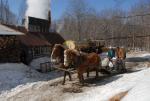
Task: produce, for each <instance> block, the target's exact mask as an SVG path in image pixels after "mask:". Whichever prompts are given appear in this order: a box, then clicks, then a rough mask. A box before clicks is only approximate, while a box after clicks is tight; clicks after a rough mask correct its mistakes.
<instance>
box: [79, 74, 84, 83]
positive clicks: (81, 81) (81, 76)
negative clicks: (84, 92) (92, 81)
mask: <svg viewBox="0 0 150 101" xmlns="http://www.w3.org/2000/svg"><path fill="white" fill-rule="evenodd" d="M78 78H79V82H80V83H82V84H83V81H84V78H83V73H81V71H78Z"/></svg>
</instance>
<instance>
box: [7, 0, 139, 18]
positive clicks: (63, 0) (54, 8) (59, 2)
mask: <svg viewBox="0 0 150 101" xmlns="http://www.w3.org/2000/svg"><path fill="white" fill-rule="evenodd" d="M15 1H16V2H15ZM37 1H38V0H37ZM69 1H70V0H51V15H52V19H53V20H54V19H59V18H60V17H61V15H62V14H63V12H64V11H65V10H66V8H67V6H68V5H69V4H68V3H69ZM85 1H86V2H87V3H88V4H89V5H90V6H91V7H93V8H95V9H96V10H97V11H101V10H103V9H109V8H116V7H120V8H122V9H124V10H129V9H130V8H131V6H132V5H134V4H135V3H136V2H137V1H138V0H85ZM115 1H119V2H120V3H119V4H121V5H119V4H118V3H117V2H115ZM21 2H24V0H9V3H10V6H11V10H12V11H13V12H14V13H15V14H17V13H18V12H17V11H18V9H19V8H20V4H21Z"/></svg>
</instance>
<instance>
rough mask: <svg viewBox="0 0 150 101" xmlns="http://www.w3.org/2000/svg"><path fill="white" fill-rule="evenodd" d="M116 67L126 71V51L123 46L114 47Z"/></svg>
mask: <svg viewBox="0 0 150 101" xmlns="http://www.w3.org/2000/svg"><path fill="white" fill-rule="evenodd" d="M116 57H117V59H116V69H117V70H119V71H120V72H126V68H125V59H126V51H125V49H124V48H120V47H117V48H116Z"/></svg>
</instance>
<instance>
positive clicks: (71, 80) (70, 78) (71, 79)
mask: <svg viewBox="0 0 150 101" xmlns="http://www.w3.org/2000/svg"><path fill="white" fill-rule="evenodd" d="M67 74H68V76H69V80H70V81H72V78H71V74H70V73H69V72H67Z"/></svg>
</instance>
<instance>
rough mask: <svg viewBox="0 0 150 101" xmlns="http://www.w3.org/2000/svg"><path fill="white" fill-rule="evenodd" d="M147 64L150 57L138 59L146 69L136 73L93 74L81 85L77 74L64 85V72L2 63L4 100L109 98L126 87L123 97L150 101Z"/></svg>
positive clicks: (85, 100) (1, 98) (1, 100)
mask: <svg viewBox="0 0 150 101" xmlns="http://www.w3.org/2000/svg"><path fill="white" fill-rule="evenodd" d="M133 54H134V55H133ZM149 55H150V54H149V53H147V52H140V53H138V52H137V53H130V54H128V55H127V57H128V58H136V57H142V58H149ZM35 63H38V62H35ZM136 63H137V62H136ZM145 64H146V65H145ZM147 64H149V61H146V62H145V61H144V62H138V63H137V65H134V66H133V67H132V68H142V70H140V71H136V72H132V73H126V74H120V75H116V76H112V77H102V76H101V77H99V78H98V79H93V77H91V78H90V79H86V82H87V85H86V86H81V85H79V83H78V79H77V77H76V74H74V75H73V81H71V82H70V81H66V84H65V85H62V84H61V83H62V80H63V78H62V77H60V76H61V75H63V74H62V72H56V71H54V72H51V73H47V74H42V73H39V72H37V71H35V70H32V69H31V68H30V67H28V66H26V65H24V64H9V63H8V64H0V92H1V94H0V101H109V99H110V98H112V97H113V96H115V95H116V94H119V93H120V92H126V91H128V93H127V95H126V96H125V97H124V98H123V99H122V101H150V96H149V94H150V80H149V78H150V68H149V65H147ZM33 65H34V64H33Z"/></svg>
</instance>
